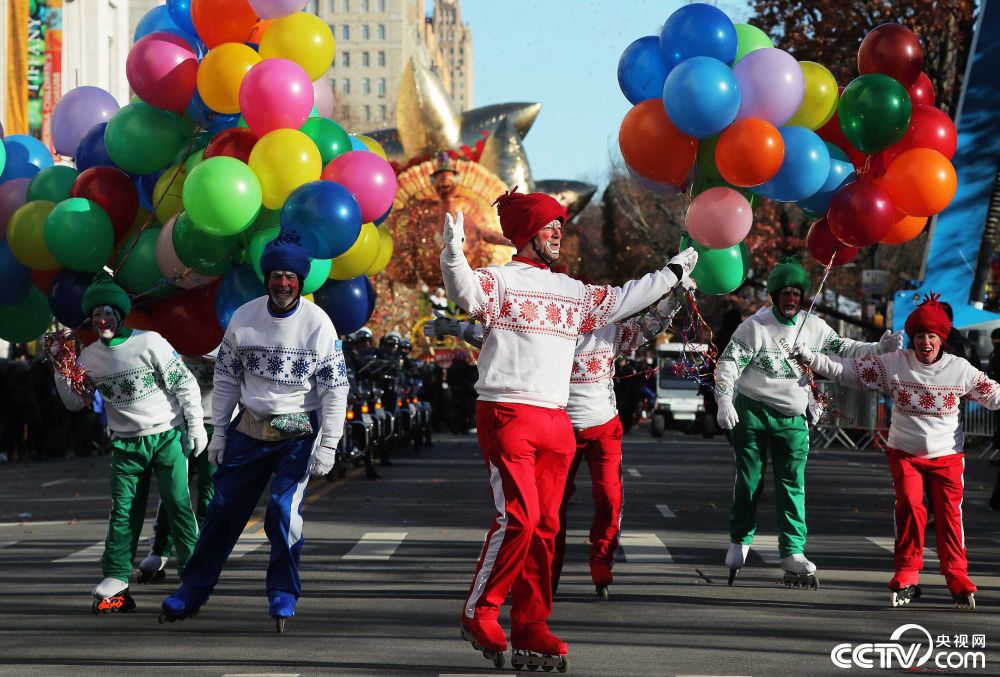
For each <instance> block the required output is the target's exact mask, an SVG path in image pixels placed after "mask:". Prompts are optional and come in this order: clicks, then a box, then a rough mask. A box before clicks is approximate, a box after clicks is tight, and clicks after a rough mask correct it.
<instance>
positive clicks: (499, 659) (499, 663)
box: [493, 651, 505, 670]
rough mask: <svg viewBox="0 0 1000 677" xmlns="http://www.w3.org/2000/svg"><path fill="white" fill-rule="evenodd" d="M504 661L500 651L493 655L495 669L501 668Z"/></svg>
mask: <svg viewBox="0 0 1000 677" xmlns="http://www.w3.org/2000/svg"><path fill="white" fill-rule="evenodd" d="M504 662H505V659H504V656H503V652H502V651H500V652H498V653H497V655H496V656H494V657H493V667H495V668H496V669H497V670H503V666H504Z"/></svg>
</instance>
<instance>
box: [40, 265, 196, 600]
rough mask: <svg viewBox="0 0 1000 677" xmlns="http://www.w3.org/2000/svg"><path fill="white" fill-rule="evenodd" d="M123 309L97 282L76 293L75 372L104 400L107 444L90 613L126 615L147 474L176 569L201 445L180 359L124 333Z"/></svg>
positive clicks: (151, 336) (62, 391)
mask: <svg viewBox="0 0 1000 677" xmlns="http://www.w3.org/2000/svg"><path fill="white" fill-rule="evenodd" d="M131 309H132V303H131V301H130V300H129V298H128V294H126V293H125V290H124V289H122V288H121V287H119V286H118V285H116V284H115V283H114V282H113V281H112V280H111V278H109V277H107V276H105V275H103V274H99V276H98V278H97V279H96V280H95V281H94V283H93V284H91V285H90V286H89V287H88V288H87V291H86V292H84V295H83V310H84V312H85V313H86V314H87V316H88V317H90V318H91V324H92V326H93V328H94V331H95V332H96V333H97V336H98V339H99V340H97V341H95V342H94V343H91V344H90V345H89V346H87V347H86V348H85V349H84V350H83V351H82V352H81V353H80V356H79V358H78V360H77V364H78V366H80V367H81V368H82V369H83V370H84V371H86V373H87V376H88V377H89V378H90V379H91V380H92V381H93V382H94V385H95V386H96V387H97V389H98V391H100V393H101V395H102V396H103V397H104V402H105V404H106V406H107V412H108V425H109V427H110V428H111V432H112V434H113V436H114V440H113V441H112V443H111V450H112V455H111V499H112V504H111V516H110V519H109V521H108V536H107V539H106V540H105V542H104V555H103V556H102V557H101V569H102V570H103V573H104V577H105V578H104V580H102V581H101V582H100V583H99V584H98V585H97V587H95V588H94V591H93V594H94V598H95V602H94V605H93V610H94V613H113V612H119V611H130V610H132V609H134V608H135V602H134V601H133V600H132V597H131V595H130V594H129V591H128V579H129V576H130V575H131V574H132V560H133V559H134V558H135V551H136V547H137V546H138V544H139V534H140V533H141V531H142V522H143V518H144V517H145V514H146V501H147V499H148V496H149V480H150V475H151V474H155V475H156V480H157V484H158V485H159V491H160V500H161V502H162V505H163V509H164V511H165V512H166V513H167V515H168V516H169V520H170V531H171V533H172V534H173V538H174V544H175V547H176V550H177V567H178V570H180V571H183V569H184V567H185V566H186V564H187V562H188V560H189V558H190V557H191V553H192V551H193V550H194V545H195V541H196V540H197V538H198V525H197V523H196V522H195V516H194V512H193V511H192V510H191V497H190V494H189V492H188V473H187V466H188V462H187V458H186V457H187V456H188V455H189V454H193V455H198V454H200V453H201V452H202V451H203V450H204V449H205V445H206V444H207V443H208V435H207V433H206V432H205V427H204V424H203V422H202V408H201V393H200V392H199V390H198V384H197V383H196V382H195V379H194V376H192V375H191V372H190V371H188V368H187V367H186V366H184V362H183V361H182V360H181V357H180V355H178V354H177V351H175V350H174V349H173V348H172V347H171V345H170V344H169V343H167V341H166V340H165V339H164V338H163V337H162V336H160V335H159V334H157V333H156V332H154V331H138V330H133V329H131V328H129V327H127V326H125V323H124V319H125V316H126V315H128V314H129V312H130V311H131ZM55 382H56V390H57V391H58V392H59V396H60V398H61V399H62V401H63V403H64V404H65V405H66V407H67V408H68V409H70V410H71V411H76V410H79V409H82V408H83V407H84V406H87V404H88V403H87V401H86V400H85V399H84V398H83V397H81V396H80V395H79V394H78V393H77V392H76V391H74V390H73V388H72V387H71V386H70V384H69V383H68V382H67V381H66V379H65V378H64V377H63V376H61V375H60V374H59V373H56V376H55Z"/></svg>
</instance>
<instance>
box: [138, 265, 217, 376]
mask: <svg viewBox="0 0 1000 677" xmlns="http://www.w3.org/2000/svg"><path fill="white" fill-rule="evenodd" d="M218 289H219V283H218V282H215V283H213V284H210V285H208V286H206V287H199V288H198V289H191V290H189V291H183V292H181V293H179V294H172V295H170V296H168V297H166V298H164V299H160V300H158V301H154V302H153V305H152V311H153V316H154V317H155V318H156V324H157V325H158V326H159V329H158V331H159V332H160V333H161V334H163V338H165V339H167V342H168V343H170V345H172V346H173V347H174V350H176V351H177V352H179V353H180V354H181V355H188V356H190V357H197V356H198V355H204V354H205V353H208V352H210V351H212V350H213V349H214V348H215V347H217V346H218V345H219V344H220V343H222V336H223V331H222V327H220V326H219V319H218V318H217V317H216V314H215V294H216V292H217V291H218Z"/></svg>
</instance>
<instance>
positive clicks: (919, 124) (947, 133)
mask: <svg viewBox="0 0 1000 677" xmlns="http://www.w3.org/2000/svg"><path fill="white" fill-rule="evenodd" d="M957 147H958V132H956V131H955V123H954V122H952V121H951V118H949V117H948V116H947V115H946V114H945V113H944V111H942V110H941V109H939V108H935V107H934V106H914V107H913V114H912V116H911V117H910V126H909V127H908V128H907V130H906V134H904V135H903V138H902V139H900V140H899V141H897V142H896V143H895V144H894V145H892V146H890V147H889V148H886V149H885V150H884V151H882V153H883V154H884V155H885V165H886V167H888V166H889V164H890V163H891V162H892V161H893V159H894V158H896V157H897V156H898V155H902V154H903V153H905V152H906V151H908V150H912V149H914V148H931V149H933V150H936V151H937V152H939V153H941V155H944V156H945V157H946V158H948V160H951V158H952V157H954V156H955V148H957Z"/></svg>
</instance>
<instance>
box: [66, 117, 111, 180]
mask: <svg viewBox="0 0 1000 677" xmlns="http://www.w3.org/2000/svg"><path fill="white" fill-rule="evenodd" d="M107 126H108V123H107V122H99V123H97V124H96V125H94V126H93V127H91V128H90V129H88V130H87V133H86V134H84V135H83V138H82V139H80V144H79V145H78V146H77V147H76V154H75V157H76V169H77V171H80V172H82V171H84V170H86V169H90V168H91V167H114V166H115V163H114V162H112V161H111V156H110V155H108V149H107V146H105V145H104V130H105V129H106V128H107Z"/></svg>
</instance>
